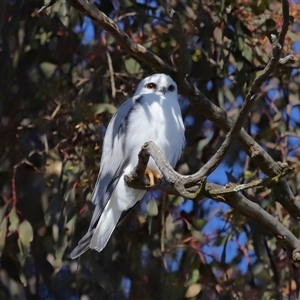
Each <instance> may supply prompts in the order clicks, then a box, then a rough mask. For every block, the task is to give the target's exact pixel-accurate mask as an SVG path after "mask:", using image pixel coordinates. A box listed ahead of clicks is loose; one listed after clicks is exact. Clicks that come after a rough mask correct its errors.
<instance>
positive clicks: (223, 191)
mask: <svg viewBox="0 0 300 300" xmlns="http://www.w3.org/2000/svg"><path fill="white" fill-rule="evenodd" d="M150 156H151V157H152V158H153V159H154V161H155V163H156V165H157V166H158V168H159V170H160V171H161V173H162V175H163V177H162V178H161V179H160V180H158V181H157V184H156V185H155V188H159V189H161V190H163V191H165V192H167V193H170V194H174V195H182V196H184V197H185V196H186V195H187V194H189V195H194V197H189V198H194V200H200V199H203V198H204V197H209V198H213V199H214V200H216V201H221V202H224V203H227V204H229V205H230V206H231V207H233V208H235V209H236V210H237V211H239V212H240V213H241V214H243V215H244V216H247V217H248V218H249V219H251V220H253V221H254V222H255V223H257V224H259V225H260V226H262V227H263V228H264V229H266V230H267V231H269V232H270V233H272V234H273V235H274V236H275V237H276V238H277V239H278V240H279V241H280V242H281V243H282V245H283V247H284V248H286V249H287V250H288V251H290V252H292V251H298V250H297V249H300V241H299V240H298V239H297V238H296V237H295V236H294V235H293V234H292V233H291V232H290V231H289V229H287V228H286V227H285V226H284V225H282V224H281V223H280V222H279V221H278V220H277V219H276V218H274V217H273V216H271V215H270V214H269V213H267V212H266V211H265V210H264V209H262V208H261V207H260V206H259V205H258V204H257V203H254V202H252V201H250V200H249V199H247V198H246V197H244V196H243V195H242V194H241V193H240V192H237V191H235V188H236V186H234V187H232V186H229V187H224V186H221V185H217V184H214V183H207V182H206V181H205V178H204V179H203V180H201V181H200V180H198V181H197V182H193V181H192V180H191V176H184V175H180V174H178V173H177V172H176V171H175V170H174V169H173V168H172V167H171V166H170V164H169V163H168V161H167V160H166V158H165V156H164V154H163V153H162V151H161V150H160V149H159V148H158V147H157V146H156V145H155V144H154V143H153V142H148V143H146V144H145V145H144V146H143V147H142V150H141V151H140V153H139V160H138V164H137V166H136V168H135V169H134V170H133V172H132V173H131V174H129V175H127V176H125V181H126V183H127V184H128V185H129V186H131V187H133V188H138V189H149V188H150V187H149V180H148V177H147V176H145V177H144V176H143V174H144V171H145V169H146V166H147V163H148V160H149V157H150ZM289 171H291V170H290V169H289V168H287V170H286V173H284V174H287V172H289ZM279 179H280V178H279V177H276V178H270V179H269V180H266V181H261V182H260V183H259V185H260V186H262V185H263V183H265V184H266V186H270V184H274V185H276V184H277V183H278V180H279ZM186 186H187V187H186ZM256 186H257V185H256ZM249 187H253V185H249V186H247V185H245V186H244V189H246V188H249ZM241 189H242V187H239V191H240V190H241ZM293 253H295V252H293ZM297 257H298V256H297V255H293V259H295V260H297Z"/></svg>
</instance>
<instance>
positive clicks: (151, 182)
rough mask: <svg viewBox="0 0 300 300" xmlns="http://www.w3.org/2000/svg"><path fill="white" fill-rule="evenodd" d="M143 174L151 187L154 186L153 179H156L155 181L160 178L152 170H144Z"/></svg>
mask: <svg viewBox="0 0 300 300" xmlns="http://www.w3.org/2000/svg"><path fill="white" fill-rule="evenodd" d="M145 174H146V175H148V177H149V180H150V186H153V185H154V177H155V178H156V179H159V178H160V175H159V174H158V173H157V172H155V171H153V170H152V169H148V168H147V169H146V170H145Z"/></svg>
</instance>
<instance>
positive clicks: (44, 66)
mask: <svg viewBox="0 0 300 300" xmlns="http://www.w3.org/2000/svg"><path fill="white" fill-rule="evenodd" d="M40 68H41V70H42V72H43V73H44V75H45V77H46V78H50V77H51V76H52V75H53V74H54V72H55V70H56V65H54V64H52V63H49V62H47V61H45V62H42V63H41V64H40Z"/></svg>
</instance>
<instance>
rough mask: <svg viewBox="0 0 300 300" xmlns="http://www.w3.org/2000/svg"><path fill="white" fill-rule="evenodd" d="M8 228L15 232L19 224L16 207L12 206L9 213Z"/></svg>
mask: <svg viewBox="0 0 300 300" xmlns="http://www.w3.org/2000/svg"><path fill="white" fill-rule="evenodd" d="M9 223H10V225H9V228H8V230H9V231H10V232H15V231H16V230H17V229H18V226H19V217H18V215H17V211H16V207H15V206H14V207H13V208H12V210H11V211H10V213H9Z"/></svg>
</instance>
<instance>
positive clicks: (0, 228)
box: [0, 218, 7, 255]
mask: <svg viewBox="0 0 300 300" xmlns="http://www.w3.org/2000/svg"><path fill="white" fill-rule="evenodd" d="M6 225H7V219H6V218H4V219H3V220H2V222H1V225H0V255H1V254H2V251H3V249H4V246H5V238H6V233H7V226H6Z"/></svg>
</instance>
